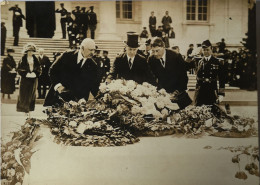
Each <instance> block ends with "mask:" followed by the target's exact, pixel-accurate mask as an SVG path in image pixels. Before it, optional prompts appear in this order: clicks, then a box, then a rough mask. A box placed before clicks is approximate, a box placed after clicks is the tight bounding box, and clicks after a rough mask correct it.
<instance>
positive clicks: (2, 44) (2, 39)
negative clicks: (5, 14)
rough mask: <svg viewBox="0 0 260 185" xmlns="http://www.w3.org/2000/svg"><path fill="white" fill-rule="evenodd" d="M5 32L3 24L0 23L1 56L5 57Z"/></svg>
mask: <svg viewBox="0 0 260 185" xmlns="http://www.w3.org/2000/svg"><path fill="white" fill-rule="evenodd" d="M6 32H7V31H6V27H5V23H4V22H1V56H4V55H5V42H6Z"/></svg>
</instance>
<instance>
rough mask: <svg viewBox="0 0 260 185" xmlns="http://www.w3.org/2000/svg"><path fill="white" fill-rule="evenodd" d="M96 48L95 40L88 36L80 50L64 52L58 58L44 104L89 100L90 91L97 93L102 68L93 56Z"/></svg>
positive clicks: (51, 69)
mask: <svg viewBox="0 0 260 185" xmlns="http://www.w3.org/2000/svg"><path fill="white" fill-rule="evenodd" d="M95 49H96V48H95V42H94V41H93V40H92V39H89V38H86V39H84V40H83V41H82V43H81V45H80V49H79V50H73V51H68V52H64V53H63V54H62V55H61V56H59V58H57V60H56V61H55V62H54V63H53V64H52V65H51V67H50V70H49V76H50V79H51V87H50V90H49V92H48V94H47V97H46V99H45V102H44V106H52V105H55V104H60V103H62V102H63V101H70V100H74V101H78V100H79V99H82V98H84V99H85V100H88V98H89V94H90V93H91V94H92V95H93V96H96V95H97V92H98V90H99V81H98V80H99V75H100V70H99V66H98V64H97V62H96V61H95V59H94V58H93V55H94V51H95Z"/></svg>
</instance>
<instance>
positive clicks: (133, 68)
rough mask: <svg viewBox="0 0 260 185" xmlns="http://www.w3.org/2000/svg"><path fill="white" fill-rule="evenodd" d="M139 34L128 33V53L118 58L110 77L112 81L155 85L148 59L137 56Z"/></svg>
mask: <svg viewBox="0 0 260 185" xmlns="http://www.w3.org/2000/svg"><path fill="white" fill-rule="evenodd" d="M138 36H139V35H138V34H136V33H128V34H127V42H126V52H125V53H123V54H121V55H119V56H118V57H116V59H115V61H114V64H113V68H112V72H111V73H110V75H109V77H108V82H109V80H111V79H121V78H122V79H125V80H133V81H135V82H137V83H139V84H142V83H143V82H148V83H151V84H154V81H153V76H152V73H151V71H150V69H149V66H148V64H147V62H146V59H145V58H144V57H143V56H141V55H139V54H137V49H138V47H139V44H138Z"/></svg>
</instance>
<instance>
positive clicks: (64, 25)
mask: <svg viewBox="0 0 260 185" xmlns="http://www.w3.org/2000/svg"><path fill="white" fill-rule="evenodd" d="M60 24H61V30H62V38H63V39H66V22H65V21H61V22H60Z"/></svg>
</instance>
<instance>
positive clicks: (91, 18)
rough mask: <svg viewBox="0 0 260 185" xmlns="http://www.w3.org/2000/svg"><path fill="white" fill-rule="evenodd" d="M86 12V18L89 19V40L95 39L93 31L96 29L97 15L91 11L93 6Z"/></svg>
mask: <svg viewBox="0 0 260 185" xmlns="http://www.w3.org/2000/svg"><path fill="white" fill-rule="evenodd" d="M89 9H90V10H89V11H88V17H89V24H88V25H89V29H90V35H91V39H94V38H95V30H96V28H97V14H96V13H95V12H94V11H93V10H94V6H90V7H89Z"/></svg>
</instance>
